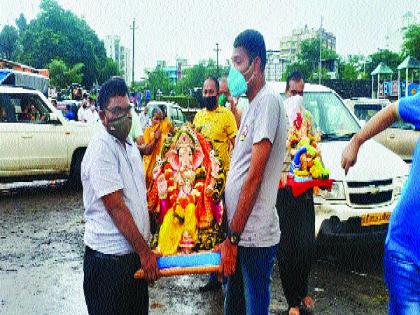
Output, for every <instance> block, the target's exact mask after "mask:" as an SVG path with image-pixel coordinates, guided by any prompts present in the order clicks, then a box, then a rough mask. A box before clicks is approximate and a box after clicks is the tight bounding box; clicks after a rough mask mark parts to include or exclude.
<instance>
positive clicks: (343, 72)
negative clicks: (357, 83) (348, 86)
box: [339, 63, 359, 80]
mask: <svg viewBox="0 0 420 315" xmlns="http://www.w3.org/2000/svg"><path fill="white" fill-rule="evenodd" d="M339 73H340V78H341V79H343V80H357V79H358V75H359V71H358V70H357V69H356V67H355V65H354V64H353V63H345V64H343V65H342V66H341V67H339Z"/></svg>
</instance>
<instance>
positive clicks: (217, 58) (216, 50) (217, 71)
mask: <svg viewBox="0 0 420 315" xmlns="http://www.w3.org/2000/svg"><path fill="white" fill-rule="evenodd" d="M213 50H214V51H215V52H216V74H217V77H219V51H222V50H221V49H219V43H216V49H213Z"/></svg>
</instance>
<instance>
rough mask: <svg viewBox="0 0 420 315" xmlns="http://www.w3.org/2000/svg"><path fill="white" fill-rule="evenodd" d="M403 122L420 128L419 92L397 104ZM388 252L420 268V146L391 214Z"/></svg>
mask: <svg viewBox="0 0 420 315" xmlns="http://www.w3.org/2000/svg"><path fill="white" fill-rule="evenodd" d="M398 113H399V115H400V117H401V119H402V120H404V121H406V122H409V123H411V124H413V125H415V126H416V128H420V93H417V94H416V95H414V96H411V97H404V98H402V99H401V100H400V101H399V103H398ZM385 247H386V249H387V250H391V251H393V250H394V251H397V252H400V253H402V254H404V255H406V256H407V257H410V258H411V259H412V260H413V262H414V263H415V264H416V265H417V266H420V144H419V141H417V145H416V148H415V150H414V155H413V162H412V165H411V170H410V174H409V175H408V178H407V181H406V183H405V185H404V187H403V190H402V192H401V196H400V199H399V201H398V204H397V206H396V208H395V209H394V211H393V212H392V215H391V220H390V223H389V228H388V235H387V237H386V241H385Z"/></svg>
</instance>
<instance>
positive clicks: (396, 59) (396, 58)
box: [366, 49, 403, 75]
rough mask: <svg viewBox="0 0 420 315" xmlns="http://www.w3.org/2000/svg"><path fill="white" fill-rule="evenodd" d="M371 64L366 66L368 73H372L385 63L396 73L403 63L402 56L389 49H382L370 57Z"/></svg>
mask: <svg viewBox="0 0 420 315" xmlns="http://www.w3.org/2000/svg"><path fill="white" fill-rule="evenodd" d="M369 58H370V59H371V60H372V62H371V63H369V64H366V72H367V73H368V74H369V75H370V73H371V72H372V71H373V70H374V69H375V68H376V67H377V66H378V64H379V63H380V62H383V63H385V64H386V65H387V66H388V67H390V68H391V70H392V71H394V72H395V71H396V70H397V67H398V65H399V64H400V63H401V62H402V61H403V58H402V56H400V55H399V54H397V53H396V52H393V51H390V50H389V49H380V50H379V51H377V52H375V53H373V54H371V55H369Z"/></svg>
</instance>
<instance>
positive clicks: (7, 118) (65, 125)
mask: <svg viewBox="0 0 420 315" xmlns="http://www.w3.org/2000/svg"><path fill="white" fill-rule="evenodd" d="M28 106H29V108H30V109H28ZM0 114H1V117H0V148H1V149H0V182H13V181H32V180H39V179H59V178H68V179H69V180H70V183H71V184H72V185H73V186H79V185H80V183H81V181H80V165H81V162H82V159H83V155H84V152H85V150H86V147H87V145H88V143H89V141H90V138H91V136H92V135H93V133H94V132H95V128H96V127H97V126H96V125H93V124H92V125H90V124H82V123H79V122H75V121H68V120H66V119H65V118H64V117H63V115H62V114H61V113H60V112H59V111H58V110H56V109H55V108H54V107H53V106H52V105H51V103H50V102H49V101H48V99H47V98H46V97H45V96H44V95H43V94H42V93H40V92H39V91H37V90H33V89H28V88H21V87H13V86H2V85H0Z"/></svg>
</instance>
